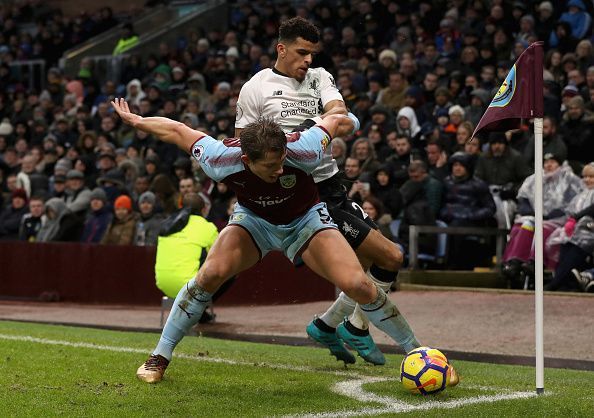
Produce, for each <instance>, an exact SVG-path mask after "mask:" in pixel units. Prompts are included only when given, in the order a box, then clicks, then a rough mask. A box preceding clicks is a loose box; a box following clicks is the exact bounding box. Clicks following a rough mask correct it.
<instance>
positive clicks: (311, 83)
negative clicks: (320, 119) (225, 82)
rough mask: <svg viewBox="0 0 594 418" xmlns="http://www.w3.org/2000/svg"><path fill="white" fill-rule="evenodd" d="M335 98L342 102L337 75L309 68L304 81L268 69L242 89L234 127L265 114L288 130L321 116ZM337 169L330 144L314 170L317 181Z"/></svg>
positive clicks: (253, 120)
mask: <svg viewBox="0 0 594 418" xmlns="http://www.w3.org/2000/svg"><path fill="white" fill-rule="evenodd" d="M332 100H340V101H343V99H342V95H341V94H340V92H339V91H338V89H337V88H336V83H335V82H334V77H332V75H331V74H330V73H329V72H328V71H326V70H325V69H323V68H310V69H309V70H308V71H307V74H306V75H305V79H304V80H303V81H302V82H299V81H297V80H295V79H294V78H292V77H288V76H286V75H283V74H282V73H280V72H278V71H276V70H274V69H270V68H267V69H264V70H262V71H260V72H258V73H257V74H255V75H254V76H253V77H252V78H251V79H250V80H249V81H248V82H247V83H245V84H244V85H243V87H242V88H241V92H240V93H239V100H238V101H237V115H236V117H235V127H236V128H240V129H241V128H245V126H246V125H247V124H249V123H252V122H256V121H257V120H258V119H259V118H260V117H262V116H264V117H268V118H272V119H274V121H275V122H277V123H278V124H279V125H280V126H281V127H282V128H283V130H284V131H285V132H287V133H288V132H291V131H292V130H293V129H294V128H295V127H297V126H298V125H299V124H300V123H301V122H303V121H304V120H305V119H311V118H314V117H316V116H321V115H322V114H323V113H324V106H325V105H326V104H327V103H328V102H331V101H332ZM337 172H338V167H337V166H336V161H334V160H333V159H332V151H331V147H327V148H326V151H325V153H324V158H323V160H322V162H321V163H320V165H319V166H318V168H317V169H315V170H314V172H313V173H312V174H313V177H314V180H315V182H316V183H319V182H320V181H322V180H326V179H327V178H330V177H332V176H333V175H334V174H336V173H337Z"/></svg>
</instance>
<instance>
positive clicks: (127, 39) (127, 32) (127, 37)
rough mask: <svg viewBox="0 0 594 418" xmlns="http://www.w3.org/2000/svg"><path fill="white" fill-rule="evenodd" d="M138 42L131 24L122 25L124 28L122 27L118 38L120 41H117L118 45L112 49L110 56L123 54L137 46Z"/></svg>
mask: <svg viewBox="0 0 594 418" xmlns="http://www.w3.org/2000/svg"><path fill="white" fill-rule="evenodd" d="M138 40H139V39H138V35H136V33H134V27H133V26H132V23H126V24H124V26H122V35H121V36H120V39H118V43H117V44H116V46H115V48H114V49H113V53H112V55H113V56H114V57H115V56H116V55H120V54H123V53H124V52H126V51H127V50H129V49H131V48H133V47H135V46H136V45H138Z"/></svg>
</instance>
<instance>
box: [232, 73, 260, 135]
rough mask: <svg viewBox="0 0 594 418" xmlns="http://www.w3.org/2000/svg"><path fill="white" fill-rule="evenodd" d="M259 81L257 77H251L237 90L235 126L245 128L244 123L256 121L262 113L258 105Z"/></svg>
mask: <svg viewBox="0 0 594 418" xmlns="http://www.w3.org/2000/svg"><path fill="white" fill-rule="evenodd" d="M261 96H262V94H261V91H260V83H259V82H258V79H256V78H252V79H251V80H250V81H248V82H247V83H245V84H244V85H243V87H242V88H241V91H240V92H239V98H238V99H237V110H236V115H235V127H236V128H240V129H241V128H245V127H246V125H248V124H250V123H252V122H256V121H257V120H258V118H259V117H260V115H261V114H262V109H261V105H260V99H261Z"/></svg>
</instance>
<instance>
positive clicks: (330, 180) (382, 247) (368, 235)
mask: <svg viewBox="0 0 594 418" xmlns="http://www.w3.org/2000/svg"><path fill="white" fill-rule="evenodd" d="M319 40H320V38H319V31H318V29H317V28H316V27H315V26H314V25H313V24H312V23H310V22H308V21H307V20H305V19H302V18H300V17H295V18H292V19H289V20H287V21H285V22H283V23H282V24H281V26H280V29H279V40H278V44H277V47H276V51H277V53H278V58H277V61H276V64H275V66H274V68H272V69H264V70H262V71H260V72H258V73H257V74H256V75H254V76H253V77H252V78H251V79H250V80H249V81H248V82H247V83H245V84H244V86H243V87H242V89H241V92H240V94H239V100H238V102H237V116H236V121H235V136H236V137H238V136H240V134H241V132H242V129H243V128H245V127H246V125H247V124H249V123H253V122H254V121H256V120H258V119H259V118H260V117H269V118H273V119H274V120H275V121H276V122H277V123H279V124H280V125H281V126H282V128H283V130H284V131H285V132H291V131H303V130H305V129H308V128H310V127H311V126H314V125H315V124H316V123H319V122H320V121H321V120H322V118H323V117H326V116H328V115H333V114H343V115H346V114H347V109H346V106H345V103H344V100H343V98H342V96H341V94H340V92H339V91H338V89H337V88H336V85H335V82H334V79H333V77H332V75H331V74H330V73H329V72H328V71H326V70H325V69H323V68H310V66H311V63H312V58H313V56H314V54H315V53H316V52H317V51H318V49H319V47H320V45H319ZM351 133H352V132H349V131H348V130H347V129H341V128H339V129H338V131H337V133H336V135H337V136H346V135H350V134H351ZM313 177H314V180H315V182H316V184H317V187H318V190H319V193H320V199H321V200H322V201H323V202H326V204H327V205H328V211H329V212H330V215H331V216H332V219H333V220H334V222H336V224H337V225H338V227H339V230H340V231H341V233H342V234H343V236H344V237H345V238H346V240H347V241H348V243H349V244H350V245H351V247H352V248H353V249H354V250H355V252H356V254H357V256H358V258H359V261H360V262H361V265H362V266H363V268H364V269H365V271H366V272H367V275H368V276H369V278H370V279H371V280H373V282H375V283H376V285H377V286H378V287H380V288H381V289H382V290H383V291H384V292H387V291H388V290H389V289H390V286H391V285H392V283H393V282H394V281H395V280H396V276H397V274H398V270H399V269H400V267H401V266H402V261H403V256H402V250H401V247H399V246H398V245H396V244H395V243H393V242H392V241H390V240H388V239H387V238H385V237H384V236H383V235H382V234H381V233H380V232H379V231H378V228H377V225H375V223H374V222H373V221H372V220H371V219H370V218H369V217H368V216H367V214H366V213H365V212H364V211H363V209H362V208H361V207H360V206H359V205H358V204H357V203H355V202H353V201H352V200H350V199H348V197H347V193H346V189H345V187H344V186H343V185H342V182H341V177H342V174H339V173H338V167H337V165H336V161H335V160H334V159H333V158H332V154H331V150H330V147H328V148H327V149H326V152H325V154H324V158H323V159H322V162H321V164H320V165H319V166H318V168H316V169H315V170H314V172H313ZM347 317H348V319H345V318H347ZM397 318H398V320H397V321H396V322H395V323H394V326H395V331H394V333H395V334H394V335H397V338H396V342H397V343H398V344H399V345H400V346H401V347H402V348H403V349H404V350H405V351H406V352H409V351H410V350H412V349H414V348H417V347H419V346H420V345H421V344H420V343H419V342H418V341H417V339H416V338H415V335H414V333H413V331H412V329H411V328H410V326H409V325H408V323H407V322H406V320H405V319H404V317H403V316H402V315H401V314H398V315H397ZM368 328H369V322H368V321H367V318H366V316H365V315H364V314H363V312H361V309H360V308H359V307H358V306H357V304H356V302H355V301H354V300H353V299H352V298H350V297H349V296H348V295H347V294H345V293H341V294H340V296H339V297H338V299H337V300H336V301H335V302H334V304H333V305H332V306H331V307H330V308H329V309H328V310H327V311H326V312H325V313H324V314H322V315H321V316H320V317H316V318H315V319H314V320H313V321H312V322H311V323H310V324H309V325H308V326H307V328H306V331H307V333H308V335H309V336H310V337H311V338H313V339H314V340H315V341H317V342H319V343H321V344H323V345H324V346H326V347H328V348H329V349H330V352H331V353H332V354H333V355H334V356H335V357H336V358H337V359H338V360H343V361H344V362H345V363H354V362H355V357H354V356H353V355H352V354H351V353H350V351H348V350H347V349H346V348H345V346H344V344H343V341H344V342H347V343H348V344H349V345H350V346H351V347H353V348H354V349H356V350H357V352H358V353H359V355H361V357H363V358H364V359H365V360H366V361H368V362H370V363H373V364H384V363H385V358H384V355H383V354H382V352H381V351H380V350H379V349H378V348H377V346H376V345H375V343H374V341H373V339H372V338H371V336H370V335H369V330H368Z"/></svg>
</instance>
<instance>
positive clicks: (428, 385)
mask: <svg viewBox="0 0 594 418" xmlns="http://www.w3.org/2000/svg"><path fill="white" fill-rule="evenodd" d="M449 368H450V365H449V363H448V359H447V357H446V356H445V355H444V354H443V353H442V352H441V351H439V350H437V349H435V348H431V347H419V348H415V349H414V350H412V351H411V352H410V353H408V354H407V355H406V356H405V357H404V359H403V360H402V364H401V365H400V380H401V382H402V384H403V385H404V387H405V388H406V389H408V390H409V391H410V392H412V393H414V394H421V395H430V394H433V393H437V392H441V391H442V390H444V389H445V387H446V385H447V384H448V379H449V377H450V374H449V373H448V369H449Z"/></svg>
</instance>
